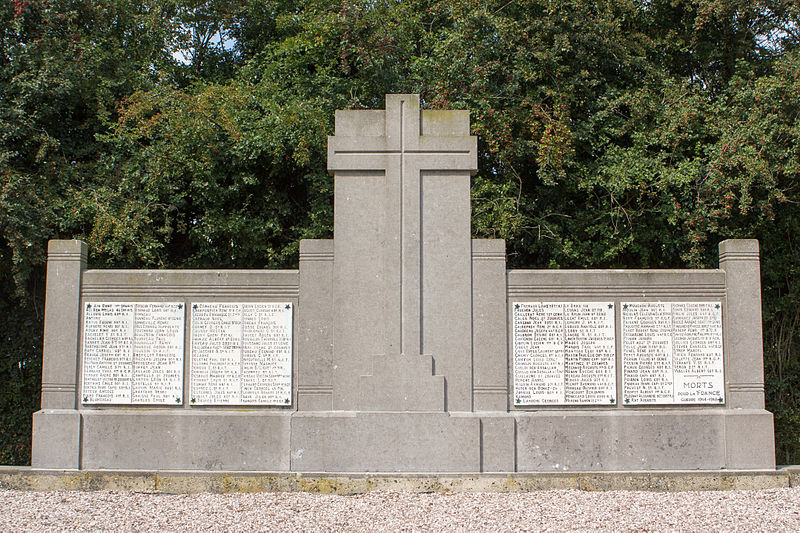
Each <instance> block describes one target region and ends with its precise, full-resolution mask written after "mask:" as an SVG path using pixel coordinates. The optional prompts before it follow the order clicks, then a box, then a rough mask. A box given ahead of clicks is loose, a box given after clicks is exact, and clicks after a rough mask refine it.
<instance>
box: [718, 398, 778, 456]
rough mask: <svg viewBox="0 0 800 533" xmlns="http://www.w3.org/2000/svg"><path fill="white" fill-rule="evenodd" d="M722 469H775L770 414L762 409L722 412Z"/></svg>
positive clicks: (772, 428) (773, 440) (773, 435)
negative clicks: (723, 458) (723, 440)
mask: <svg viewBox="0 0 800 533" xmlns="http://www.w3.org/2000/svg"><path fill="white" fill-rule="evenodd" d="M725 467H726V468H733V469H742V470H744V469H748V468H775V433H774V426H773V421H772V413H770V412H769V411H765V410H763V409H729V410H727V411H726V412H725Z"/></svg>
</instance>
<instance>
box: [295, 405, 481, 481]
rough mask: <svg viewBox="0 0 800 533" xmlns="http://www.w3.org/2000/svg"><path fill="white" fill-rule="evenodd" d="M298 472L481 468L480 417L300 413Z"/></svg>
mask: <svg viewBox="0 0 800 533" xmlns="http://www.w3.org/2000/svg"><path fill="white" fill-rule="evenodd" d="M291 457H292V462H291V470H292V471H295V472H478V471H479V470H480V420H479V419H478V418H477V417H452V416H450V415H448V414H446V413H421V412H417V413H333V412H332V413H297V414H295V416H294V417H293V418H292V443H291Z"/></svg>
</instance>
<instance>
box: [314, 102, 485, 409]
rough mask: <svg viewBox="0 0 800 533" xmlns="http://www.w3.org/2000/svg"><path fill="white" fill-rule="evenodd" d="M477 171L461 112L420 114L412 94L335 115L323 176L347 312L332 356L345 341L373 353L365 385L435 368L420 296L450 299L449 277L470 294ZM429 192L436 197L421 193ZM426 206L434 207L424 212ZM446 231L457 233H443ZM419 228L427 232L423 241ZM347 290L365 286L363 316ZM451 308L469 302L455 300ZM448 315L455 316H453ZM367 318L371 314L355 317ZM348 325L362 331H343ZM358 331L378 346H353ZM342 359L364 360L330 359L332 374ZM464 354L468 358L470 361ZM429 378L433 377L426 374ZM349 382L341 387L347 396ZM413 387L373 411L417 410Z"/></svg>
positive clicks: (431, 330)
mask: <svg viewBox="0 0 800 533" xmlns="http://www.w3.org/2000/svg"><path fill="white" fill-rule="evenodd" d="M476 168H477V139H476V138H475V137H472V136H470V135H469V114H468V113H467V112H465V111H425V112H423V113H421V112H420V109H419V96H418V95H408V94H399V95H387V96H386V110H385V111H382V110H379V111H372V110H370V111H337V113H336V135H335V136H333V137H329V139H328V170H329V171H331V172H332V173H333V174H334V176H335V190H336V192H335V206H334V214H335V225H334V257H335V262H336V266H335V267H334V268H335V274H334V290H335V291H336V289H337V288H339V289H340V290H341V292H340V293H339V294H337V295H335V297H334V298H335V300H336V301H337V302H340V303H343V304H344V305H342V306H341V307H340V309H341V311H342V312H346V313H352V314H350V315H348V316H347V317H346V318H345V319H344V320H342V321H340V322H339V323H338V324H337V326H336V328H335V331H336V333H335V334H334V335H335V337H336V338H337V339H338V340H340V341H342V342H340V343H338V345H335V351H337V352H338V351H339V350H340V349H341V350H348V349H351V348H350V346H349V345H350V344H352V345H353V346H352V348H353V349H358V350H363V349H369V350H371V351H373V352H374V353H373V354H372V355H373V356H378V359H377V360H375V361H374V362H373V368H372V372H373V373H372V374H365V375H363V376H364V378H366V379H363V380H362V382H363V383H362V385H361V387H362V388H363V387H368V388H370V389H372V387H373V386H374V387H378V388H384V387H388V386H392V387H395V389H396V386H397V384H396V383H391V384H390V383H387V382H384V381H383V380H379V382H375V380H374V379H369V378H374V377H375V376H378V375H379V374H380V373H381V371H382V370H385V371H386V372H388V373H389V374H394V377H387V379H388V380H389V381H392V382H394V381H397V380H398V379H399V380H401V381H402V380H403V376H404V375H406V374H409V373H410V374H414V375H419V373H420V372H421V371H420V370H419V367H420V365H421V366H423V367H425V366H427V365H430V366H433V363H432V362H431V361H430V355H431V354H425V351H427V350H426V349H427V346H426V338H429V339H433V338H434V337H436V335H437V332H436V331H435V329H436V328H437V327H438V326H436V320H435V319H433V320H432V321H431V322H430V323H426V318H427V317H426V314H425V311H424V310H423V308H424V306H425V301H426V298H429V297H430V298H433V299H432V300H431V301H432V302H433V301H434V300H435V299H436V298H435V293H436V292H442V291H450V292H452V289H451V288H450V286H451V285H452V281H453V279H448V278H453V277H454V278H455V279H457V280H459V281H461V282H463V283H464V287H462V289H463V291H466V292H468V291H469V290H470V289H469V287H470V280H469V277H468V276H469V261H470V253H471V252H470V233H469V232H470V228H469V215H470V213H469V176H470V175H471V173H472V172H474V171H475V170H476ZM427 176H430V178H427ZM426 179H429V180H430V184H427V183H426ZM433 189H436V191H435V194H432V193H431V194H426V191H427V190H433ZM428 199H430V200H431V205H425V202H426V201H427V200H428ZM426 218H427V219H428V220H429V221H430V223H429V224H426ZM434 221H435V224H433V222H434ZM454 225H455V226H457V227H455V226H454ZM441 228H445V233H442V230H441ZM447 228H451V229H453V231H455V232H457V235H455V234H453V235H447V234H446V230H447ZM426 231H429V232H430V234H429V235H423V234H424V233H425V232H426ZM451 237H454V238H451ZM424 248H425V249H424ZM356 250H362V251H363V253H358V252H357V251H356ZM429 260H431V261H433V263H434V264H433V265H432V268H428V265H427V264H426V262H427V261H429ZM442 262H445V263H448V262H449V263H451V266H452V271H451V272H446V271H442V269H441V268H438V269H437V268H436V266H437V264H438V265H439V266H441V265H442ZM465 276H466V277H465ZM437 278H442V279H439V280H437ZM353 286H360V287H362V288H363V287H365V286H368V287H369V290H368V291H366V292H365V293H364V294H363V295H356V298H357V299H358V301H359V302H361V303H362V304H363V305H364V306H366V308H367V309H368V310H367V312H366V313H364V311H365V310H364V309H361V310H358V309H355V308H354V307H353V306H352V305H348V304H347V301H348V300H351V299H352V298H351V296H352V295H348V294H346V291H348V289H349V288H351V287H353ZM423 289H424V290H425V294H426V296H425V297H424V296H423ZM456 292H458V290H457V291H456ZM466 292H465V294H466ZM428 293H430V294H428ZM442 296H443V298H444V299H447V297H448V296H447V294H443V295H442ZM350 303H354V302H350ZM452 303H453V305H463V304H467V305H468V304H469V302H468V301H465V302H459V301H458V299H456V300H455V301H453V302H452ZM337 307H339V306H338V305H337ZM437 312H438V311H437ZM452 312H453V313H454V314H456V315H457V314H458V313H459V310H457V309H453V310H452ZM364 314H366V315H368V316H364V317H363V318H364V319H363V320H361V319H359V315H364ZM465 326H467V327H469V324H465ZM426 327H427V328H428V331H426ZM353 328H355V329H357V330H359V331H360V333H359V332H358V331H345V330H352V329H353ZM359 334H360V335H370V334H374V335H376V337H379V339H376V340H377V342H372V343H367V344H368V345H369V348H367V346H364V343H361V342H358V341H357V340H355V339H352V337H353V336H357V335H359ZM351 341H352V342H351ZM433 342H434V344H435V341H433ZM428 344H430V343H428ZM356 345H360V346H359V348H356ZM339 355H341V362H342V363H344V360H345V359H347V360H351V361H352V360H353V359H359V358H360V357H361V354H345V353H341V354H337V357H336V358H337V368H341V365H340V364H339V362H340V361H339V359H340V357H339ZM433 355H434V357H435V356H436V354H433ZM464 357H465V358H466V359H467V360H468V359H469V357H470V354H469V353H465V354H464ZM426 358H427V359H426ZM392 359H394V360H392ZM434 360H436V359H434ZM401 361H405V363H402V362H401ZM398 364H400V365H401V366H403V365H405V366H406V367H407V368H406V367H403V368H401V366H398ZM465 364H466V363H465ZM344 365H345V366H348V365H347V363H344ZM376 367H378V368H376ZM412 367H414V368H416V369H415V370H411V368H412ZM349 370H355V369H349ZM422 374H424V371H422ZM428 377H433V376H432V374H431V372H430V370H429V371H428ZM409 379H410V378H409ZM343 381H345V382H346V381H348V380H347V379H344V380H343ZM370 383H372V385H370ZM353 385H355V384H354V383H349V384H348V385H346V387H347V388H350V389H352V386H353ZM408 386H412V382H411V381H409V382H408ZM413 386H414V388H415V389H416V390H414V391H398V394H399V397H400V401H399V404H394V403H393V402H394V401H393V400H387V401H386V402H381V401H379V402H378V404H381V407H376V409H388V410H392V409H395V408H397V409H401V408H403V409H414V404H415V402H417V401H418V399H417V400H410V399H409V394H411V395H412V396H414V395H417V393H418V391H419V387H423V388H424V385H422V384H419V383H415V384H414V385H413ZM362 392H363V391H362ZM373 392H374V391H372V390H371V392H370V394H373ZM348 394H349V392H347V393H344V396H346V395H348ZM378 396H380V394H378ZM442 401H443V400H442ZM437 402H438V401H434V403H437ZM423 403H425V402H423ZM334 404H336V391H335V390H334ZM362 406H363V404H362ZM367 407H369V406H367ZM342 408H345V406H344V405H343V406H342ZM420 408H421V409H422V408H424V407H420Z"/></svg>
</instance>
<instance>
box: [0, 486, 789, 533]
mask: <svg viewBox="0 0 800 533" xmlns="http://www.w3.org/2000/svg"><path fill="white" fill-rule="evenodd" d="M275 530H279V531H287V530H295V531H332V530H333V531H564V530H571V531H575V530H577V531H588V530H593V531H595V530H600V531H800V488H791V489H770V490H762V491H729V492H673V493H657V492H627V491H610V492H583V491H577V490H554V491H541V492H531V493H524V494H502V493H443V494H439V493H433V494H419V493H412V492H382V491H378V492H370V493H366V494H360V495H355V496H332V495H320V494H308V493H258V494H186V495H183V494H181V495H166V494H148V493H135V492H108V491H98V492H21V491H0V531H275Z"/></svg>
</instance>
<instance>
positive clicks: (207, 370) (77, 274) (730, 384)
mask: <svg viewBox="0 0 800 533" xmlns="http://www.w3.org/2000/svg"><path fill="white" fill-rule="evenodd" d="M476 168H477V142H476V138H475V137H472V136H470V135H469V114H468V112H467V111H430V110H420V109H419V97H418V96H417V95H388V96H387V98H386V109H385V110H368V111H337V113H336V128H335V135H334V136H332V137H330V138H329V139H328V169H329V171H330V172H331V173H332V174H333V180H334V213H335V219H334V239H332V240H304V241H301V243H300V267H299V269H298V270H284V271H267V270H262V271H255V270H226V271H212V270H196V271H192V270H187V271H131V270H87V269H86V247H85V245H84V244H83V243H80V242H79V241H51V243H50V248H49V250H50V252H49V257H48V279H47V302H46V310H45V342H44V361H43V378H42V390H43V394H42V410H41V411H38V412H37V413H36V414H35V415H34V440H33V465H34V466H36V467H42V468H83V469H103V468H113V469H154V470H164V469H174V470H256V471H258V470H262V471H294V472H430V473H436V472H527V471H565V470H578V471H588V470H665V469H706V470H708V469H712V470H714V469H764V468H773V467H774V442H773V430H772V415H771V414H770V413H769V412H767V411H765V410H764V384H763V361H762V352H761V344H760V342H761V310H760V305H761V302H760V286H759V279H758V278H759V259H758V243H757V242H756V241H752V240H737V241H725V242H723V243H721V244H720V268H719V269H709V270H569V271H559V270H506V264H505V245H504V242H503V241H502V240H495V239H488V240H481V239H472V238H471V235H470V176H471V174H472V173H473V172H474V171H475V170H476Z"/></svg>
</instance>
